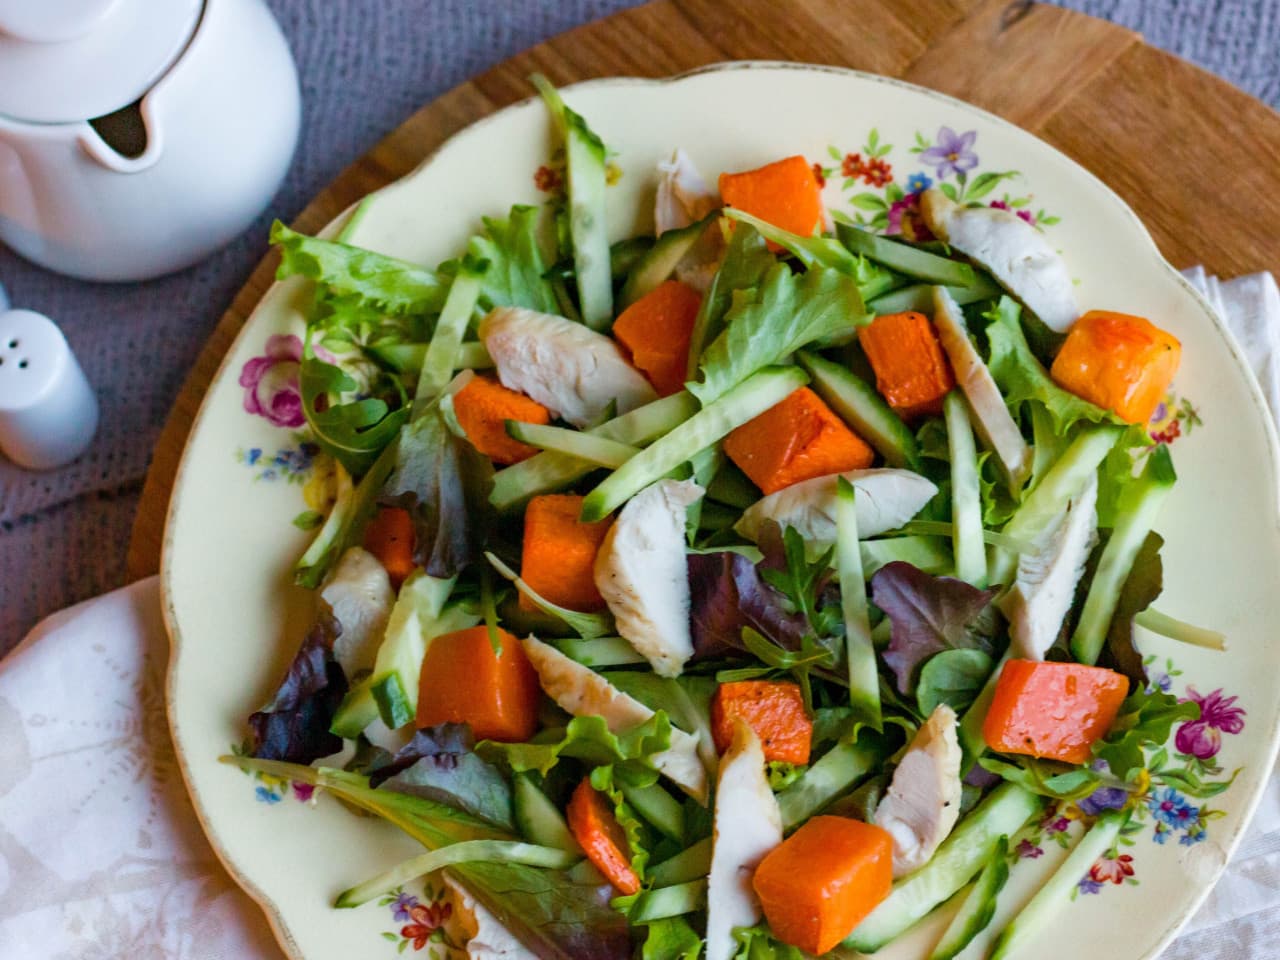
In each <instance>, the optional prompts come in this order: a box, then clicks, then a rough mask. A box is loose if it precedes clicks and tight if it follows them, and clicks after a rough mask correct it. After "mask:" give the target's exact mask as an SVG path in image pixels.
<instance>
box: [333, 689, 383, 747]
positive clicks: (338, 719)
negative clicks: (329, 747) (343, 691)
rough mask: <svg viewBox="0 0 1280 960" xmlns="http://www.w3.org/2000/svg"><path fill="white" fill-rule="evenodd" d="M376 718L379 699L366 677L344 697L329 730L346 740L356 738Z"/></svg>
mask: <svg viewBox="0 0 1280 960" xmlns="http://www.w3.org/2000/svg"><path fill="white" fill-rule="evenodd" d="M376 719H378V701H377V700H375V699H374V698H373V687H372V685H371V684H370V683H369V678H367V677H366V678H365V680H364V681H363V682H361V683H357V684H356V685H355V686H354V687H352V688H351V689H350V690H348V691H347V695H346V696H345V697H343V698H342V703H340V704H338V709H337V710H336V711H334V714H333V722H332V723H331V724H329V732H330V733H332V734H333V735H334V736H337V737H342V739H344V740H354V739H355V738H356V737H358V736H360V734H362V733H364V729H365V727H367V726H369V724H371V723H373V721H374V720H376Z"/></svg>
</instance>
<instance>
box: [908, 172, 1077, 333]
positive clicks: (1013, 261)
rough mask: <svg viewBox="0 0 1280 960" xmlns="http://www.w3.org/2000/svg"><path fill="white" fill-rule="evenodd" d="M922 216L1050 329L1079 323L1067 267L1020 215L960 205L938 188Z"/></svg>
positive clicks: (923, 200) (926, 196) (925, 200)
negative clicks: (989, 273) (989, 272)
mask: <svg viewBox="0 0 1280 960" xmlns="http://www.w3.org/2000/svg"><path fill="white" fill-rule="evenodd" d="M920 211H921V213H923V214H924V219H925V223H927V224H928V225H929V229H930V230H932V231H933V233H934V235H935V236H936V237H937V238H938V239H939V240H944V241H946V242H947V243H949V244H951V246H953V247H955V248H956V249H957V250H959V251H960V252H961V253H963V254H964V255H965V256H967V257H971V258H972V259H974V260H975V261H977V262H978V263H980V264H982V266H984V267H986V268H987V269H988V270H990V271H991V275H992V276H993V277H995V278H996V280H997V281H999V283H1000V285H1001V286H1003V287H1004V288H1005V289H1006V290H1008V291H1009V292H1010V293H1011V294H1013V295H1014V296H1015V297H1017V298H1018V299H1019V300H1021V301H1022V302H1023V303H1024V304H1026V306H1027V309H1029V310H1030V311H1031V312H1032V313H1034V314H1035V315H1036V316H1037V317H1039V318H1040V320H1041V322H1043V323H1044V325H1045V326H1047V327H1048V328H1049V329H1051V330H1056V331H1057V332H1058V333H1066V332H1067V330H1068V329H1070V327H1071V325H1072V324H1073V323H1075V322H1076V319H1077V318H1078V317H1079V316H1080V306H1079V304H1077V303H1076V293H1075V285H1074V284H1073V283H1072V282H1071V273H1070V271H1068V270H1067V264H1066V262H1065V261H1064V260H1063V259H1062V257H1060V256H1059V255H1058V252H1057V251H1056V250H1054V249H1053V246H1052V245H1051V244H1050V243H1049V241H1048V240H1046V239H1045V236H1044V234H1042V233H1041V232H1040V231H1039V230H1037V229H1036V228H1035V227H1033V226H1032V225H1031V224H1029V223H1027V222H1026V221H1025V220H1023V219H1022V218H1021V217H1019V216H1018V215H1017V214H1015V213H1012V212H1011V211H1008V210H1000V209H998V208H996V207H965V206H961V205H960V204H958V203H956V202H955V201H954V200H952V199H951V198H950V197H948V196H947V195H946V194H945V193H943V192H942V191H941V190H939V189H938V188H937V187H930V188H929V189H928V190H926V191H925V192H924V193H923V194H922V195H921V197H920Z"/></svg>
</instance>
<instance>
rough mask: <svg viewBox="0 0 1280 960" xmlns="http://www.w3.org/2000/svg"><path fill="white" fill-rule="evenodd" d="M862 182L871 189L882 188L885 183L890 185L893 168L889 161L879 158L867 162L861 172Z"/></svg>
mask: <svg viewBox="0 0 1280 960" xmlns="http://www.w3.org/2000/svg"><path fill="white" fill-rule="evenodd" d="M862 182H863V183H865V184H867V185H868V186H871V187H883V186H884V185H885V184H886V183H892V182H893V168H892V167H891V166H890V165H889V161H887V160H882V159H881V158H879V157H872V158H871V159H870V160H868V161H867V166H866V169H865V170H863V172H862Z"/></svg>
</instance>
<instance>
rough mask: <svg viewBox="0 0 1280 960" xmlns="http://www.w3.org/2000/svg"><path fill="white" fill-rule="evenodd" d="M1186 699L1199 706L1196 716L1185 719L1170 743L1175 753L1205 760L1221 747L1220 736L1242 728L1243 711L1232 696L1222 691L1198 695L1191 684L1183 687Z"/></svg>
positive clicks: (1234, 732) (1215, 753)
mask: <svg viewBox="0 0 1280 960" xmlns="http://www.w3.org/2000/svg"><path fill="white" fill-rule="evenodd" d="M1186 699H1187V700H1191V701H1194V702H1195V703H1197V704H1199V705H1200V719H1199V720H1188V721H1187V722H1186V723H1184V724H1182V725H1181V726H1180V727H1178V733H1177V735H1176V736H1175V737H1174V740H1173V743H1174V746H1175V747H1177V749H1178V752H1179V753H1185V754H1188V755H1189V756H1192V757H1195V758H1196V759H1197V760H1208V759H1210V758H1211V757H1213V756H1215V755H1217V753H1218V751H1219V750H1221V749H1222V735H1223V734H1224V733H1231V734H1236V733H1239V732H1240V731H1241V730H1243V729H1244V717H1245V711H1244V708H1243V707H1237V706H1236V705H1235V703H1236V699H1237V698H1236V697H1224V696H1223V695H1222V690H1221V689H1218V690H1214V691H1213V692H1212V693H1210V694H1208V695H1206V696H1201V695H1200V693H1199V692H1198V691H1197V690H1196V688H1195V687H1192V686H1188V687H1187V697H1186Z"/></svg>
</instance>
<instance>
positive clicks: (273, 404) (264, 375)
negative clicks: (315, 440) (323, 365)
mask: <svg viewBox="0 0 1280 960" xmlns="http://www.w3.org/2000/svg"><path fill="white" fill-rule="evenodd" d="M301 360H302V341H301V340H299V339H298V338H297V337H295V336H293V335H292V334H288V335H286V334H279V333H277V334H275V335H273V336H272V337H270V338H269V339H268V340H267V347H266V353H265V354H264V355H263V356H261V357H254V358H253V359H252V360H250V361H249V362H248V363H246V364H245V365H244V368H243V369H242V370H241V371H240V386H242V387H244V409H245V412H246V413H252V414H255V415H257V416H259V417H265V418H266V419H267V420H270V421H271V422H272V423H273V424H275V425H276V426H277V427H300V426H302V424H303V422H304V420H305V418H304V417H303V415H302V391H301V389H299V387H298V364H299V362H300V361H301Z"/></svg>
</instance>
